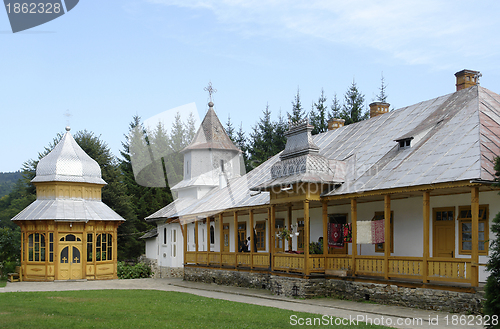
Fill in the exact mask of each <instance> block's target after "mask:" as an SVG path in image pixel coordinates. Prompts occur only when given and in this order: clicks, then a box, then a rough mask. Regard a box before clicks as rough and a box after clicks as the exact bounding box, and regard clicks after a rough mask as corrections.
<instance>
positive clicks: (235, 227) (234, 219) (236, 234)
mask: <svg viewBox="0 0 500 329" xmlns="http://www.w3.org/2000/svg"><path fill="white" fill-rule="evenodd" d="M233 221H234V252H236V253H237V252H238V251H239V250H238V247H239V245H238V213H237V212H236V211H234V212H233ZM236 258H238V256H236ZM237 264H238V260H237V259H236V264H235V265H237Z"/></svg>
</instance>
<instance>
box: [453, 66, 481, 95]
mask: <svg viewBox="0 0 500 329" xmlns="http://www.w3.org/2000/svg"><path fill="white" fill-rule="evenodd" d="M455 77H456V78H457V83H456V86H457V91H459V90H462V89H466V88H469V87H472V86H475V85H477V84H478V81H479V77H481V73H480V72H479V71H472V70H462V71H459V72H457V73H455Z"/></svg>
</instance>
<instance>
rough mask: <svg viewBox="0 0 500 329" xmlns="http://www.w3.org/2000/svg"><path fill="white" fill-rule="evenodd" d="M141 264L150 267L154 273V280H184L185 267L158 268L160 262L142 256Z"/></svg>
mask: <svg viewBox="0 0 500 329" xmlns="http://www.w3.org/2000/svg"><path fill="white" fill-rule="evenodd" d="M139 261H140V262H141V263H144V264H146V265H148V266H149V267H150V268H151V271H152V272H153V275H152V277H153V278H154V279H161V278H182V277H184V268H183V267H165V266H158V261H157V260H156V259H152V258H146V257H143V256H141V257H140V258H139Z"/></svg>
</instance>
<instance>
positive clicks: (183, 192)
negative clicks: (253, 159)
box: [172, 84, 242, 199]
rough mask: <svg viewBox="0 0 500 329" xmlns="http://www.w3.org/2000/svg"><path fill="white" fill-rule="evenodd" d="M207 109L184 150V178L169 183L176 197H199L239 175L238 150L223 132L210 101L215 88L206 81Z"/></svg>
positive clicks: (240, 164)
mask: <svg viewBox="0 0 500 329" xmlns="http://www.w3.org/2000/svg"><path fill="white" fill-rule="evenodd" d="M205 90H207V91H208V92H209V93H210V101H209V103H208V111H207V114H206V115H205V118H204V119H203V121H202V123H201V126H200V128H199V129H198V131H197V132H196V134H195V136H194V138H193V140H192V142H191V144H189V145H188V146H187V147H186V148H185V149H184V150H182V151H181V152H182V153H183V154H184V179H183V180H182V181H181V182H179V183H178V184H176V185H175V186H173V187H172V191H175V192H177V193H178V196H179V198H195V199H199V198H201V197H202V196H204V195H205V194H206V193H208V192H209V191H210V190H212V189H213V188H215V187H217V186H220V187H225V186H226V185H227V184H228V182H229V181H230V180H231V179H232V178H235V177H239V176H240V175H241V167H242V159H241V150H240V149H239V148H237V147H236V146H235V145H234V143H233V142H232V141H231V139H230V138H229V136H228V135H227V133H226V131H225V130H224V127H223V126H222V124H221V123H220V121H219V118H218V117H217V114H216V113H215V110H214V103H213V102H212V93H213V92H215V89H213V88H212V86H211V84H209V87H208V88H205Z"/></svg>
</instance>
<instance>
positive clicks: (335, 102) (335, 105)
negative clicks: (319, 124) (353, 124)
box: [328, 94, 342, 120]
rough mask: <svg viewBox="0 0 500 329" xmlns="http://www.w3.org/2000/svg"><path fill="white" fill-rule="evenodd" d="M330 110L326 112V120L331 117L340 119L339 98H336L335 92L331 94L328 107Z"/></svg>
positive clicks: (340, 107)
mask: <svg viewBox="0 0 500 329" xmlns="http://www.w3.org/2000/svg"><path fill="white" fill-rule="evenodd" d="M330 109H331V111H330V113H329V114H328V120H331V119H340V116H341V114H342V106H341V105H340V102H339V99H338V98H337V94H335V95H333V99H332V106H331V107H330Z"/></svg>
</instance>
